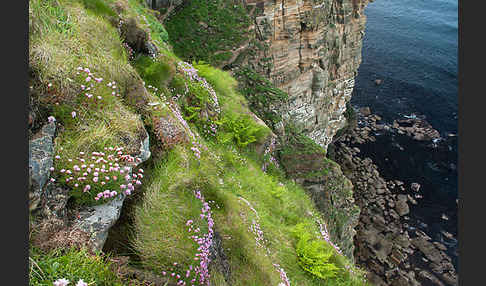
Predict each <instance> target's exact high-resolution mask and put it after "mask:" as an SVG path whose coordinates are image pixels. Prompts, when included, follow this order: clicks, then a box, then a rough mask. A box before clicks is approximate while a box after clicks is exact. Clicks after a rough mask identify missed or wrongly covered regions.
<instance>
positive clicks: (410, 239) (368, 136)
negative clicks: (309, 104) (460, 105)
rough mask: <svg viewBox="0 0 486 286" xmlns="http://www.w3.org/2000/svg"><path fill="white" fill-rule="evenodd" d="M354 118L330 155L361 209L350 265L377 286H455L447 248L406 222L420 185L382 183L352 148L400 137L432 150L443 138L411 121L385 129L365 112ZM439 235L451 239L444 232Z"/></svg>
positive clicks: (367, 160) (376, 170) (416, 120)
mask: <svg viewBox="0 0 486 286" xmlns="http://www.w3.org/2000/svg"><path fill="white" fill-rule="evenodd" d="M357 115H358V126H357V127H356V128H354V129H353V130H351V131H350V132H348V133H346V134H344V135H343V136H341V137H340V138H338V139H337V140H336V141H335V142H334V148H333V153H334V154H333V155H331V156H332V157H333V158H331V159H333V160H335V161H336V162H337V163H338V164H339V165H341V168H342V170H343V172H344V174H345V176H346V177H347V178H348V179H349V180H351V182H352V183H353V185H354V199H355V201H356V204H357V205H358V206H359V207H360V208H361V214H360V218H359V223H358V226H357V227H356V231H357V234H356V236H355V259H356V263H357V264H358V265H360V266H361V267H363V268H365V269H366V270H367V271H369V275H368V277H369V279H370V282H371V283H373V284H374V285H377V286H379V285H458V275H457V273H456V269H455V268H454V265H453V263H452V259H451V257H450V255H448V254H447V247H446V246H445V245H444V244H443V243H440V242H438V241H434V240H433V239H432V238H431V237H430V236H428V235H427V234H426V233H425V232H424V231H422V230H420V229H419V228H417V227H415V226H414V222H412V221H411V219H410V205H417V204H418V202H417V201H418V200H420V199H421V198H422V194H421V190H420V184H419V183H412V184H410V185H406V184H405V183H404V182H402V181H399V180H385V179H384V178H383V177H382V175H381V174H380V171H379V168H378V167H377V165H375V163H374V162H373V161H372V160H371V159H370V158H367V157H366V158H362V157H363V156H362V155H361V154H360V152H361V150H360V149H359V148H358V147H357V146H359V145H360V144H365V143H369V142H374V141H376V137H375V136H374V135H377V134H378V135H380V134H385V133H390V134H400V135H405V136H408V137H410V138H413V139H414V140H417V141H423V143H427V144H431V145H432V146H433V145H434V144H435V145H437V144H440V142H441V141H442V140H443V138H441V136H440V134H439V132H438V131H437V130H435V129H433V128H432V126H431V125H430V124H429V123H427V122H426V121H425V120H423V119H421V118H418V117H415V116H410V117H409V118H406V119H403V120H402V119H400V120H395V121H394V122H393V124H386V123H381V118H380V117H379V116H378V115H374V114H371V112H370V110H369V108H363V109H361V110H360V111H359V112H358V113H357ZM400 147H401V146H397V148H400ZM401 148H403V147H401ZM401 150H402V149H401ZM360 155H361V156H360ZM411 194H412V195H411ZM444 236H445V237H446V238H447V237H448V238H450V239H452V240H454V238H453V235H452V234H450V233H447V232H445V233H444Z"/></svg>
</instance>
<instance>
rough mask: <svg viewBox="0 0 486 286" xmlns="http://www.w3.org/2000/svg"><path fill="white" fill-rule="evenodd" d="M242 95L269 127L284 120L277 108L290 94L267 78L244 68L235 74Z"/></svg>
mask: <svg viewBox="0 0 486 286" xmlns="http://www.w3.org/2000/svg"><path fill="white" fill-rule="evenodd" d="M235 77H236V78H237V79H238V83H239V85H240V86H239V89H240V91H241V93H242V94H243V95H244V96H245V97H246V98H247V99H248V102H249V103H250V108H251V110H253V111H254V112H255V113H256V114H257V115H258V117H260V118H261V119H262V120H263V121H265V123H267V124H268V125H269V126H271V127H274V126H275V124H277V123H278V122H280V121H281V120H282V116H281V115H280V114H279V113H277V112H276V111H274V110H275V107H278V106H279V105H280V104H282V103H284V102H285V101H286V100H287V99H288V94H287V93H285V92H283V91H282V90H280V89H278V88H276V87H274V85H273V84H272V83H271V82H270V81H269V80H268V79H266V78H264V77H262V76H261V75H259V74H257V73H256V72H255V71H253V70H252V69H250V68H242V69H240V70H238V71H237V72H236V73H235Z"/></svg>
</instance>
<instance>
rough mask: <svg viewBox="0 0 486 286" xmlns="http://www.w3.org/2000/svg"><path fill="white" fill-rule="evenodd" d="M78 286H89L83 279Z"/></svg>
mask: <svg viewBox="0 0 486 286" xmlns="http://www.w3.org/2000/svg"><path fill="white" fill-rule="evenodd" d="M76 286H88V283H86V282H84V281H83V279H79V281H78V283H77V284H76Z"/></svg>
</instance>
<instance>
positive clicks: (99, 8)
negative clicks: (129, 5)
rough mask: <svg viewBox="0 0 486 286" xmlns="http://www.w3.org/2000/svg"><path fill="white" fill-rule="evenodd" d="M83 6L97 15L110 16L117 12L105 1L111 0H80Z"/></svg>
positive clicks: (114, 15) (110, 0)
mask: <svg viewBox="0 0 486 286" xmlns="http://www.w3.org/2000/svg"><path fill="white" fill-rule="evenodd" d="M81 2H82V3H83V5H84V7H85V8H86V9H87V10H88V11H91V12H92V13H94V14H95V15H98V16H111V17H116V16H117V14H116V13H115V11H113V9H111V7H110V6H109V5H108V4H107V3H106V2H109V3H113V2H114V1H113V0H108V1H106V0H105V1H103V0H81Z"/></svg>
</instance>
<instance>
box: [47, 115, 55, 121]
mask: <svg viewBox="0 0 486 286" xmlns="http://www.w3.org/2000/svg"><path fill="white" fill-rule="evenodd" d="M47 121H49V123H51V122H54V121H56V118H55V117H54V116H49V117H47Z"/></svg>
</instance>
